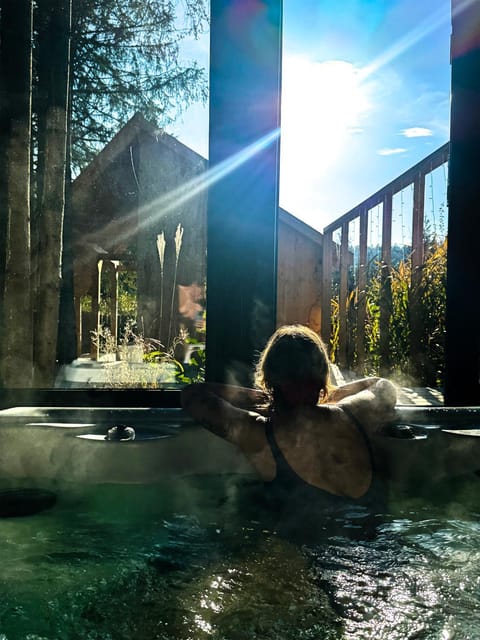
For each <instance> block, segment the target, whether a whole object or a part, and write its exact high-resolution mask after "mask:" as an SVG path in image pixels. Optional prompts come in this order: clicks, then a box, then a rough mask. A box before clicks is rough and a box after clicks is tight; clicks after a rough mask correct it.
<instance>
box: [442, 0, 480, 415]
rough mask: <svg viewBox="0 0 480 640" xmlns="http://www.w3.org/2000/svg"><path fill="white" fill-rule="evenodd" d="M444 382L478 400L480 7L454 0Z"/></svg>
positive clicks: (465, 401)
mask: <svg viewBox="0 0 480 640" xmlns="http://www.w3.org/2000/svg"><path fill="white" fill-rule="evenodd" d="M451 59H452V103H451V105H452V106H451V135H450V162H449V216H448V258H447V318H446V327H447V335H446V382H445V402H446V404H449V405H457V406H461V405H467V406H470V405H478V404H480V330H479V326H480V284H479V282H480V281H479V277H478V274H479V255H478V242H479V238H480V216H479V214H478V203H479V202H480V180H479V176H480V6H479V3H478V2H472V3H465V2H463V0H452V51H451Z"/></svg>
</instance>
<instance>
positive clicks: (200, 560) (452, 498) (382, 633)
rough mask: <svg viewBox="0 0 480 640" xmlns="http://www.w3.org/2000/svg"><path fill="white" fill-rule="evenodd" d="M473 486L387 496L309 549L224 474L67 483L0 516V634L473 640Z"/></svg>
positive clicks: (476, 628)
mask: <svg viewBox="0 0 480 640" xmlns="http://www.w3.org/2000/svg"><path fill="white" fill-rule="evenodd" d="M476 480H477V481H478V482H479V483H480V479H476ZM479 487H480V484H479V485H478V487H477V485H476V481H475V480H469V481H468V482H465V483H457V485H456V486H455V487H454V488H452V487H450V490H449V492H447V488H446V487H444V488H443V489H442V488H439V489H438V491H437V492H436V493H435V495H433V496H429V497H428V498H426V497H424V498H422V499H411V498H409V499H407V498H405V497H398V496H397V497H396V498H392V500H391V513H390V514H388V515H386V516H385V517H384V518H383V519H382V521H379V522H378V523H377V527H376V531H375V532H374V533H373V534H372V532H370V533H369V534H368V536H367V537H364V536H362V535H356V536H355V539H352V537H351V535H344V533H345V534H346V533H351V532H348V530H347V529H345V530H343V529H342V522H337V523H336V525H337V526H336V530H335V531H334V532H331V533H328V532H326V533H324V534H322V536H321V537H319V539H318V541H317V542H314V543H313V542H310V543H309V544H300V543H299V542H292V541H288V540H286V539H284V538H283V537H282V536H281V535H280V534H279V533H278V532H275V530H274V529H273V528H271V527H270V528H269V527H268V526H266V525H265V522H263V521H260V519H256V518H255V512H254V510H253V511H252V509H249V510H248V511H246V510H245V509H244V508H243V506H242V504H243V503H242V500H241V494H242V490H243V489H242V488H240V489H239V488H238V486H237V484H236V483H233V482H230V481H229V482H225V479H224V478H222V479H220V478H210V479H207V478H205V477H203V478H191V479H190V480H189V481H188V482H185V483H183V484H182V485H180V486H178V485H176V486H175V488H173V487H171V486H151V487H124V486H100V487H93V488H91V489H89V490H86V489H82V490H80V489H72V488H70V491H64V492H62V493H60V497H59V501H58V503H57V505H56V506H55V507H54V508H52V509H50V510H48V511H45V512H43V513H41V514H37V515H35V516H29V517H24V518H11V519H8V518H4V519H0V639H1V640H20V639H22V640H23V639H25V640H27V639H28V640H46V639H48V640H57V639H58V640H60V639H65V640H67V639H68V640H74V639H79V640H80V639H82V640H84V639H89V640H97V639H98V640H100V639H101V640H110V639H112V640H120V639H122V640H123V639H133V638H135V639H137V640H154V639H161V640H167V639H168V640H190V639H191V640H203V639H205V640H206V639H212V640H244V639H245V640H246V639H248V640H250V639H253V640H254V639H264V640H307V639H309V640H310V639H312V640H313V639H318V640H323V639H327V640H328V639H331V638H335V639H337V638H338V639H340V638H345V639H355V640H357V639H370V638H372V639H375V640H383V639H384V640H397V639H398V640H406V639H412V640H413V639H429V640H430V639H432V640H434V639H435V640H449V639H450V638H452V639H453V638H454V639H455V640H466V639H472V640H474V639H475V640H476V639H478V638H480V607H479V606H478V604H479V602H480V544H479V542H480V498H477V493H478V489H479ZM252 514H253V515H252Z"/></svg>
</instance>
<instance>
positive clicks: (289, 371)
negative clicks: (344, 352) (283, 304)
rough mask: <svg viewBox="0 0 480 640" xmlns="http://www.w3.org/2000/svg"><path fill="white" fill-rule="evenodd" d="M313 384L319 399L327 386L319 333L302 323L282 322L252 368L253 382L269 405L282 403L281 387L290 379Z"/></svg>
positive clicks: (293, 381)
mask: <svg viewBox="0 0 480 640" xmlns="http://www.w3.org/2000/svg"><path fill="white" fill-rule="evenodd" d="M302 381H303V383H305V384H316V385H318V386H319V388H320V397H319V400H320V401H321V402H325V401H326V400H327V397H328V392H329V390H330V380H329V364H328V355H327V351H326V349H325V345H324V344H323V342H322V340H321V338H320V336H319V335H318V334H317V333H315V332H314V331H312V329H309V328H308V327H306V326H304V325H285V326H283V327H280V328H279V329H277V331H275V333H274V334H273V335H272V336H271V338H270V339H269V341H268V342H267V345H266V347H265V349H264V350H263V351H262V353H261V354H260V358H259V360H258V363H257V366H256V369H255V384H256V386H257V387H258V388H259V389H261V390H262V391H263V392H264V393H266V394H267V396H268V397H269V400H270V402H269V406H270V408H272V409H273V408H274V407H276V406H277V407H278V406H282V405H283V404H285V402H284V400H285V399H284V398H283V397H282V390H281V387H282V386H284V385H285V384H288V383H289V382H292V383H297V384H298V383H302Z"/></svg>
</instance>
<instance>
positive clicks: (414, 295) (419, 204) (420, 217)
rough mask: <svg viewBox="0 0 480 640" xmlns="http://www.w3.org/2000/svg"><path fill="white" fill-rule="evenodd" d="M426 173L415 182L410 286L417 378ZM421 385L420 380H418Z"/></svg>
mask: <svg viewBox="0 0 480 640" xmlns="http://www.w3.org/2000/svg"><path fill="white" fill-rule="evenodd" d="M424 211H425V173H423V171H422V172H421V173H419V174H418V175H417V176H416V177H415V180H414V182H413V217H412V265H411V266H412V274H411V277H412V281H411V286H410V292H411V293H410V301H409V307H410V362H411V366H412V373H413V375H414V376H415V377H416V378H417V377H418V376H419V373H420V371H421V370H422V330H423V323H422V315H421V302H420V300H421V295H422V292H421V284H422V268H423V263H424V260H425V239H424V215H425V214H424ZM418 382H419V383H420V380H418Z"/></svg>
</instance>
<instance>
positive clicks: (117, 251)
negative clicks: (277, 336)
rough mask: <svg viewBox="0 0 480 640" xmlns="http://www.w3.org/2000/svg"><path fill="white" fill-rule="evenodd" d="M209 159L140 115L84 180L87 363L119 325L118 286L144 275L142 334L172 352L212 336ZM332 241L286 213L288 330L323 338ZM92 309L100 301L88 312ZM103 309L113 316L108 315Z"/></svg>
mask: <svg viewBox="0 0 480 640" xmlns="http://www.w3.org/2000/svg"><path fill="white" fill-rule="evenodd" d="M207 169H208V163H207V160H206V159H205V158H203V157H201V156H200V155H199V154H197V153H195V152H194V151H192V150H191V149H189V148H188V147H187V146H185V145H184V144H182V143H181V142H179V141H178V140H176V139H175V138H174V137H172V136H170V135H169V134H167V133H165V132H163V131H162V130H159V129H158V128H157V127H156V126H155V125H153V124H152V123H150V122H147V121H146V120H145V118H144V117H143V116H142V115H140V114H136V115H135V116H134V117H133V118H132V119H131V120H130V121H129V122H128V123H127V124H126V125H125V126H124V127H123V128H122V129H121V130H120V131H119V132H118V134H117V135H116V136H115V137H114V138H113V139H112V140H111V142H110V143H109V144H107V145H106V147H105V148H104V149H103V150H102V151H101V152H100V153H99V154H98V155H97V156H96V157H95V159H94V160H93V161H92V162H91V164H90V165H89V166H88V167H87V168H86V169H85V170H84V171H83V172H82V173H81V174H80V175H79V176H78V177H77V178H76V179H75V180H74V182H73V187H72V209H73V213H72V233H73V245H74V298H75V309H76V330H77V343H78V346H79V347H78V351H79V355H80V354H81V353H85V352H86V351H90V352H91V353H92V355H93V356H94V357H95V355H98V353H97V354H96V352H95V349H92V348H91V332H92V331H94V330H96V329H97V328H98V326H99V324H100V323H101V322H102V321H103V320H102V314H105V302H104V303H102V302H101V299H102V297H105V291H109V292H110V294H109V295H108V296H107V298H108V300H107V303H106V304H107V306H108V316H109V325H110V326H109V328H110V331H111V333H112V335H113V338H114V339H115V340H118V338H119V334H120V333H121V329H120V327H119V325H118V295H117V293H118V281H119V278H120V279H121V274H122V272H125V271H127V272H131V273H134V274H136V308H137V311H136V327H137V329H136V330H137V331H138V332H140V333H141V334H142V335H143V336H145V337H148V338H150V339H153V340H158V341H160V342H161V343H162V344H163V345H165V346H169V345H171V343H172V341H173V339H174V337H175V336H177V335H178V334H179V331H180V329H181V328H182V327H183V328H184V329H186V330H187V331H188V332H189V335H191V336H192V337H196V338H198V339H199V340H201V339H202V336H203V330H204V327H203V323H204V320H205V313H204V312H205V286H206V249H207V245H206V211H207V189H206V188H205V187H206V182H205V177H206V171H207ZM322 250H323V236H322V234H321V233H319V232H318V231H316V230H314V229H313V228H312V227H310V226H308V225H306V224H305V223H303V222H301V221H300V220H298V219H297V218H295V217H294V216H293V215H291V214H290V213H288V212H286V211H284V210H283V209H280V211H279V221H278V298H277V299H278V306H277V321H278V324H286V323H292V322H300V323H303V324H311V326H312V327H313V328H315V329H316V330H319V329H320V316H319V314H320V300H321V289H320V283H321V280H322V277H321V275H322V274H321V271H322ZM86 300H89V301H91V308H90V310H87V308H88V307H87V305H86V303H85V301H86ZM102 304H103V307H102Z"/></svg>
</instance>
